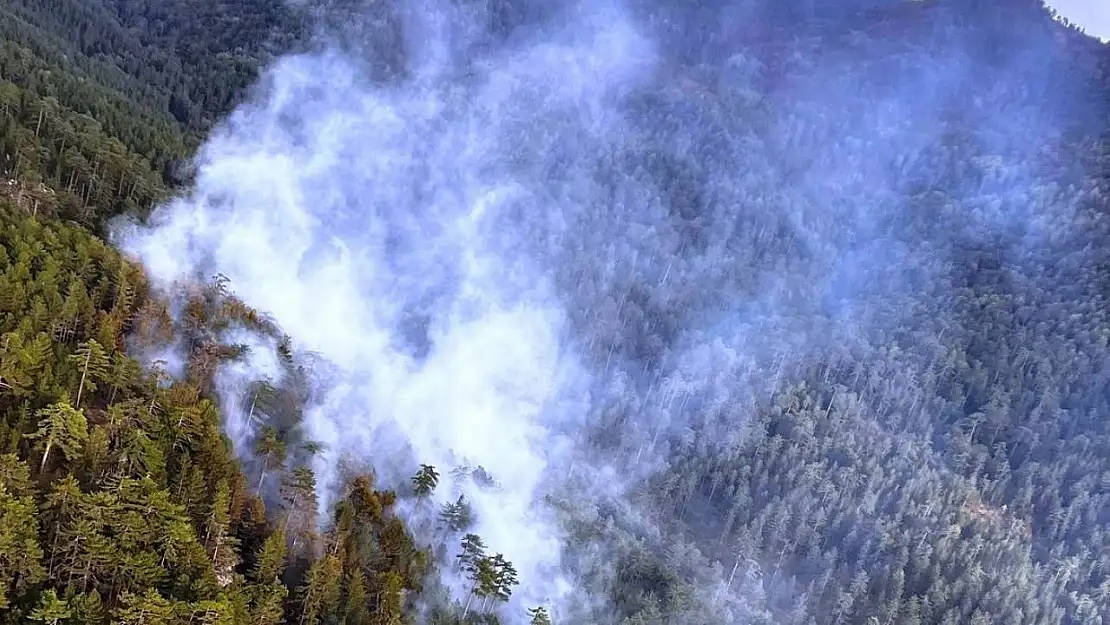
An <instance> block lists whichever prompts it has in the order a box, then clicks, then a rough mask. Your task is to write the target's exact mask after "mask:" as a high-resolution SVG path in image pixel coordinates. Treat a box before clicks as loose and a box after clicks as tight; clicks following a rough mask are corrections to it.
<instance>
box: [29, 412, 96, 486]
mask: <svg viewBox="0 0 1110 625" xmlns="http://www.w3.org/2000/svg"><path fill="white" fill-rule="evenodd" d="M36 416H38V418H39V429H38V430H37V431H35V432H34V433H33V434H28V435H27V438H29V439H31V440H37V441H40V444H41V445H42V448H43V451H42V462H41V463H40V464H39V472H40V473H41V472H42V471H43V470H44V469H45V468H46V462H47V460H49V459H50V452H51V451H52V450H53V449H54V448H55V447H57V448H59V449H61V450H62V454H63V455H64V456H65V457H66V458H67V459H70V460H76V459H78V458H80V457H81V449H82V447H83V446H84V444H85V440H86V439H87V438H88V436H89V431H88V424H87V422H86V421H85V413H84V412H83V411H82V410H80V409H78V408H74V407H73V406H71V405H70V404H69V402H67V401H65V400H62V401H60V402H58V403H56V404H51V405H50V406H47V407H46V408H43V409H42V410H39V411H38V413H36Z"/></svg>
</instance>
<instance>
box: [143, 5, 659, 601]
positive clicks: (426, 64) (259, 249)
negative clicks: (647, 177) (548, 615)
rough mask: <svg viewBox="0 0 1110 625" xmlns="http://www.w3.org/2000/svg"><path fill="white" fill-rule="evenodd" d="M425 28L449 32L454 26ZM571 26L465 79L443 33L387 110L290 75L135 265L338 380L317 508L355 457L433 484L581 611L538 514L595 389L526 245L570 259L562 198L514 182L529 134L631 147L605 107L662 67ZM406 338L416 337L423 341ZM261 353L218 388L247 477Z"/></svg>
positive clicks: (618, 20) (325, 64)
mask: <svg viewBox="0 0 1110 625" xmlns="http://www.w3.org/2000/svg"><path fill="white" fill-rule="evenodd" d="M425 9H428V8H427V7H425ZM424 16H425V17H426V18H430V19H428V20H427V24H426V25H434V26H435V28H438V29H440V30H441V31H442V30H443V29H447V28H449V27H448V25H447V24H446V23H445V22H446V18H444V19H439V20H437V19H435V18H436V17H437V16H439V17H441V18H442V17H443V14H437V13H435V12H428V13H425V14H424ZM587 18H588V19H587ZM571 22H572V23H568V24H567V25H566V28H565V29H564V30H562V31H561V32H559V33H556V34H554V35H551V36H549V37H547V38H545V40H544V41H539V42H531V43H529V44H527V45H523V46H520V47H517V48H513V49H509V50H505V51H502V52H500V53H499V54H500V56H498V57H497V58H486V59H479V60H477V61H475V62H474V64H473V65H471V66H470V67H469V68H464V67H462V65H461V64H460V62H470V61H473V59H458V58H454V57H452V55H451V54H450V52H451V51H450V50H449V49H448V47H447V46H448V44H447V43H445V42H448V41H451V40H452V37H451V36H450V35H452V34H453V35H459V33H445V32H440V36H439V38H438V39H435V40H432V41H429V42H428V43H427V45H426V48H425V49H424V50H423V51H422V52H423V53H422V54H416V55H414V56H415V57H416V58H417V59H420V63H418V64H417V65H415V66H412V67H410V68H409V69H410V75H409V77H408V78H407V79H406V80H405V81H404V82H403V83H395V84H391V85H388V86H382V85H379V86H375V85H373V84H371V83H370V82H369V81H368V79H367V77H366V75H365V74H364V73H363V72H362V71H361V68H360V66H359V65H358V64H357V63H356V62H353V61H352V60H351V59H349V58H346V57H345V56H343V55H342V54H339V53H336V52H334V51H327V52H321V53H315V54H306V55H301V56H293V57H289V58H285V59H282V60H281V61H280V62H278V63H277V64H276V65H275V66H274V67H273V68H271V69H270V70H269V71H268V73H267V76H266V81H265V87H266V88H265V89H264V90H263V94H262V95H261V97H258V98H257V99H255V100H254V101H252V102H250V103H248V104H246V105H244V106H243V107H241V108H240V109H239V110H238V111H236V112H235V113H234V114H233V115H232V117H231V118H230V120H229V121H228V122H227V124H226V126H225V127H223V128H222V129H221V130H219V131H218V132H217V133H215V134H214V135H213V136H212V137H211V138H210V140H209V141H208V143H207V144H206V145H205V146H204V148H203V150H202V151H201V153H200V155H199V156H198V159H197V173H196V182H195V188H194V189H193V190H192V192H191V193H189V194H188V196H186V197H183V198H180V199H177V200H175V201H173V202H171V203H169V204H167V205H166V206H163V207H161V208H159V209H158V210H157V211H156V212H155V214H154V216H153V217H152V218H151V220H150V222H149V224H147V225H145V226H142V227H138V228H135V229H132V230H129V231H128V232H126V233H124V234H123V237H122V241H121V243H122V247H123V248H124V249H125V250H126V251H128V252H130V253H132V254H134V255H135V256H137V257H138V259H140V260H141V262H142V263H143V264H144V265H145V267H146V268H147V270H148V272H149V274H150V276H151V277H152V279H154V280H155V282H156V283H159V284H163V285H169V284H171V283H173V282H175V281H178V280H181V279H189V278H192V277H194V276H197V275H202V276H208V275H212V274H213V273H215V272H219V273H222V274H223V275H225V276H227V277H228V278H229V279H230V287H231V289H232V290H233V291H234V293H235V294H236V296H237V297H238V298H240V299H241V300H243V301H245V302H246V303H247V304H248V305H250V306H252V307H254V308H255V309H257V310H260V311H263V312H264V313H265V314H267V315H270V316H271V317H272V319H273V320H274V321H275V322H276V324H277V325H278V326H279V327H280V328H281V329H282V330H283V331H285V332H286V333H288V334H289V335H290V336H291V337H292V339H293V341H294V345H295V347H296V348H297V349H298V350H304V351H310V352H314V353H316V354H319V355H320V356H321V357H322V358H323V359H324V360H326V361H327V362H329V363H330V364H331V365H333V366H334V367H335V371H334V374H335V375H334V376H333V378H332V379H330V380H329V387H328V388H329V390H328V392H327V394H326V396H325V397H324V398H323V400H322V401H320V402H318V403H317V404H315V405H313V406H311V407H310V410H309V412H308V413H307V414H306V426H307V430H308V435H309V436H310V437H311V438H312V439H314V440H316V441H318V442H320V443H323V445H324V452H323V453H321V454H320V455H319V456H318V457H317V459H316V460H315V466H314V469H315V470H316V472H317V473H316V474H317V479H318V483H319V485H320V489H319V490H320V492H321V493H322V494H323V495H326V494H327V493H328V491H329V488H330V487H333V486H334V485H335V480H336V479H337V475H336V466H337V465H336V463H337V461H338V459H339V458H340V457H341V456H344V455H350V456H353V457H355V458H356V459H359V460H363V461H366V462H369V463H370V464H371V465H372V466H374V467H375V469H376V470H377V471H378V472H379V473H380V474H381V475H383V476H384V477H385V478H386V479H393V480H398V479H404V478H405V476H406V474H411V472H410V469H414V468H415V464H413V462H423V463H429V464H433V465H435V466H437V467H440V468H441V471H442V473H443V477H444V483H443V484H441V486H440V488H439V489H438V490H437V492H438V493H440V495H439V497H440V499H441V501H447V500H449V499H451V498H452V496H451V494H452V493H453V492H455V491H456V490H457V489H459V488H461V489H463V490H464V492H467V493H468V499H470V501H471V502H472V504H473V505H474V507H475V510H476V512H477V515H478V517H477V518H478V525H477V527H476V528H475V531H476V532H477V533H478V534H479V535H481V536H482V537H483V539H484V540H485V541H486V543H487V544H488V545H489V548H490V550H491V552H493V551H497V552H502V553H504V554H505V556H506V558H507V559H508V560H510V561H511V562H512V563H513V564H514V565H515V566H516V568H517V570H518V571H519V573H520V579H521V587H520V589H519V591H518V592H517V593H516V598H518V600H519V601H520V602H521V603H522V604H523V605H525V606H527V605H539V604H551V603H557V602H558V601H559V600H560V599H561V598H563V597H565V596H566V594H567V593H568V592H569V590H570V588H571V584H570V582H569V581H568V580H567V579H565V578H564V577H563V576H562V574H561V572H560V571H561V567H560V558H561V544H562V541H561V537H560V533H559V530H558V528H557V526H556V525H555V523H554V522H553V521H552V520H551V519H550V517H549V515H548V514H546V513H544V512H543V511H542V510H543V509H542V507H541V506H540V497H541V496H542V495H543V494H544V491H543V488H542V486H543V485H544V483H545V480H547V479H548V478H550V477H551V476H552V475H555V474H558V475H565V474H566V473H567V472H568V471H569V470H570V467H571V466H572V465H573V464H574V463H575V460H574V458H575V453H576V452H575V450H574V447H573V441H572V440H571V439H569V438H567V437H565V436H563V435H562V434H561V433H560V432H563V431H573V429H574V424H576V423H579V422H582V421H583V420H584V419H586V418H587V415H586V414H585V412H586V409H587V406H588V401H587V399H586V394H587V393H588V392H589V389H588V381H589V380H588V376H587V374H586V372H585V370H584V369H583V367H582V366H581V363H580V362H579V357H578V354H576V353H575V352H574V351H573V349H571V348H569V347H568V345H569V344H568V343H567V341H565V340H564V339H565V338H566V337H565V333H566V332H565V320H566V311H565V310H564V304H563V303H562V302H561V301H560V300H559V299H558V298H557V297H556V296H555V294H554V291H553V286H552V279H553V276H552V275H550V274H549V272H548V271H549V268H547V267H541V266H539V265H537V264H536V263H534V262H533V261H532V259H531V258H530V256H529V253H528V252H527V250H528V249H533V247H532V246H534V245H536V244H537V241H536V240H534V239H530V238H529V237H533V236H539V233H538V232H529V231H528V230H527V229H526V228H525V227H523V226H524V224H525V223H528V222H532V221H535V220H540V221H546V222H547V223H546V224H545V225H544V228H543V229H544V231H546V232H547V236H548V237H549V240H548V241H546V242H540V245H542V246H558V245H560V240H559V238H558V237H559V232H560V229H561V228H565V225H564V224H560V223H559V220H560V219H563V218H564V217H563V216H562V215H561V214H560V213H558V212H548V213H547V214H544V211H545V210H546V207H547V206H549V205H550V203H551V201H552V198H548V197H542V195H543V194H545V193H551V192H552V189H550V188H544V187H542V186H538V185H536V184H535V180H536V178H535V176H534V174H532V173H530V172H527V171H526V169H524V170H523V171H525V173H523V174H522V173H521V171H522V169H521V168H522V166H523V167H525V168H526V167H527V166H528V161H529V160H530V159H531V160H533V161H535V160H538V158H539V159H546V158H547V156H546V155H544V154H542V153H539V152H538V151H539V150H542V149H545V147H546V146H545V144H547V143H550V142H551V141H552V138H551V137H544V136H543V135H542V134H540V133H542V132H543V127H542V124H541V125H537V123H536V119H537V111H546V112H547V114H557V115H565V116H571V117H574V118H577V119H578V121H577V124H578V125H580V126H587V127H590V128H593V129H594V131H595V132H597V133H601V134H603V133H605V132H606V131H607V130H606V129H607V128H609V129H610V130H609V131H611V132H619V125H620V123H621V120H620V117H619V116H618V115H616V114H614V113H613V112H612V109H611V107H610V106H609V100H610V99H612V98H614V97H616V96H617V94H619V92H620V91H621V90H622V89H624V88H627V86H628V85H629V84H631V83H634V82H635V81H636V80H637V79H638V77H639V76H641V75H643V73H644V72H645V71H647V70H648V69H650V59H651V47H650V45H649V43H648V42H647V41H646V40H645V39H644V38H642V37H640V36H638V35H637V33H636V32H634V31H633V30H632V28H631V26H630V25H629V24H628V23H627V22H626V21H624V20H623V19H622V17H621V15H620V13H619V12H618V11H616V10H615V9H610V10H599V9H598V7H596V6H592V7H591V10H590V12H589V14H586V13H581V14H579V16H578V17H577V18H571ZM464 69H465V70H467V71H465V72H464V71H463V70H464ZM537 157H538V158H537ZM563 190H564V191H565V192H566V193H568V194H572V193H573V188H571V187H565V188H564V189H563ZM414 325H415V326H417V327H418V329H417V333H421V332H424V333H426V336H421V337H419V338H418V339H417V340H415V341H414V340H412V339H411V338H410V337H409V334H411V327H413V326H414ZM420 328H423V329H422V330H421V329H420ZM425 352H426V353H425ZM252 353H255V354H261V355H260V356H257V357H256V358H254V359H252V360H251V361H249V362H248V366H246V370H234V371H229V372H228V373H227V374H224V375H223V376H222V377H221V388H222V390H224V391H225V395H226V396H225V402H224V403H225V411H228V410H230V412H231V413H232V414H229V415H228V416H227V418H228V420H229V426H228V430H229V433H230V434H231V435H232V436H233V438H235V439H236V441H235V442H236V443H237V444H238V445H239V447H240V452H241V453H249V449H245V448H246V447H248V440H247V439H248V437H249V435H250V426H251V424H250V423H249V420H248V418H247V416H246V414H247V412H248V410H249V409H248V407H247V406H244V405H242V404H241V403H240V402H239V400H238V399H237V397H236V391H238V390H241V387H242V384H243V383H244V382H245V381H247V380H250V379H252V378H258V377H270V378H273V377H274V376H275V375H277V373H276V367H275V366H274V363H273V362H272V358H271V357H269V356H267V355H266V354H267V353H272V349H271V350H270V351H269V352H268V351H267V350H266V349H265V348H260V347H258V346H255V349H254V350H252ZM255 364H257V367H255V366H254V365H255ZM239 367H240V369H242V368H243V367H244V365H239ZM408 452H411V454H409V453H408ZM397 458H405V459H406V460H407V462H408V463H407V464H402V465H401V466H397V463H396V460H397ZM462 463H466V464H468V465H470V466H481V467H484V468H485V469H486V470H487V471H488V472H489V473H490V474H491V475H492V476H493V477H494V479H495V480H496V481H497V488H496V489H494V490H490V489H478V488H475V487H473V485H470V484H454V485H453V484H451V483H450V480H451V478H450V476H449V475H448V474H447V469H449V468H450V467H453V466H458V465H459V464H462ZM406 472H408V473H406ZM327 503H328V502H327V501H326V500H325V501H321V504H322V506H321V507H322V509H326V505H327ZM517 612H521V611H520V610H518V611H517Z"/></svg>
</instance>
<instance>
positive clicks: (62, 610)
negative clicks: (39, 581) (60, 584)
mask: <svg viewBox="0 0 1110 625" xmlns="http://www.w3.org/2000/svg"><path fill="white" fill-rule="evenodd" d="M71 616H73V611H72V610H70V608H69V603H67V602H66V601H65V600H64V599H60V598H59V597H58V593H57V592H55V591H54V589H53V588H50V589H47V590H45V591H43V593H42V595H40V599H39V605H38V607H36V608H35V609H34V610H33V611H32V612H31V620H32V621H38V622H40V623H47V624H48V625H57V624H58V621H61V620H63V619H68V618H70V617H71Z"/></svg>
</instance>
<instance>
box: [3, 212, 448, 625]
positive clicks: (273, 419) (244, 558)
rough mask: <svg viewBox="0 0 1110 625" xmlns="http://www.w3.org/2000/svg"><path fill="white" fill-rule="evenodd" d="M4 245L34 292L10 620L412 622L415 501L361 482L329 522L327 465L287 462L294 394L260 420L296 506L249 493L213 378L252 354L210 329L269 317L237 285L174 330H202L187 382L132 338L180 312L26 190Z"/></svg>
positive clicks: (19, 330)
mask: <svg viewBox="0 0 1110 625" xmlns="http://www.w3.org/2000/svg"><path fill="white" fill-rule="evenodd" d="M0 242H2V243H3V244H4V245H3V247H2V248H0V252H2V253H0V280H3V281H4V282H5V284H6V285H7V286H9V287H10V288H11V289H12V290H15V291H16V292H17V293H18V294H19V297H8V298H5V299H4V301H3V302H0V303H2V304H3V306H2V308H0V380H2V382H3V385H2V386H0V434H2V437H0V441H3V444H4V445H5V447H6V450H5V451H4V453H0V612H2V611H4V610H6V615H5V617H2V618H0V622H12V623H15V622H25V621H38V622H45V623H54V622H58V623H66V622H80V623H83V624H86V623H87V624H95V623H108V622H112V623H197V622H200V623H228V624H232V623H240V622H249V623H261V624H266V623H270V624H277V623H281V622H287V623H288V622H303V623H316V622H325V621H327V622H331V620H334V619H335V618H339V617H340V616H341V615H344V614H345V615H348V616H349V618H350V619H351V621H350V622H352V623H353V622H369V623H401V622H402V621H401V619H402V616H403V612H404V609H405V600H404V595H405V593H406V592H411V591H414V590H416V589H418V588H419V587H420V584H421V579H422V577H423V575H424V571H425V565H424V562H425V561H426V555H425V554H424V552H422V551H421V550H419V549H417V548H416V546H415V544H414V542H413V539H412V537H411V536H410V535H409V533H408V531H407V530H406V529H405V528H404V526H403V525H402V524H401V523H400V521H399V519H397V518H396V517H395V516H394V515H393V513H392V510H393V506H394V505H395V502H396V496H395V495H394V494H393V493H392V492H389V491H378V490H375V488H374V486H373V480H372V479H371V478H370V477H369V476H362V477H357V478H354V479H353V480H352V482H351V484H350V485H349V488H348V491H347V492H348V496H347V497H346V498H344V499H341V500H340V501H339V502H338V503H337V504H336V507H335V515H334V518H335V519H336V525H335V527H334V528H333V529H332V530H330V532H329V533H326V534H324V535H321V534H320V533H319V532H318V531H317V527H316V525H317V520H318V513H317V494H316V492H315V491H316V480H315V476H314V475H313V473H312V471H311V469H309V468H308V467H307V466H305V465H296V466H293V467H289V468H287V467H286V466H285V463H284V459H285V444H286V443H285V441H287V440H293V441H297V440H299V439H298V438H297V436H298V435H297V427H296V426H297V424H296V422H295V421H290V422H286V421H284V419H285V417H284V416H282V415H283V414H284V413H282V411H281V409H280V406H283V405H285V404H286V403H287V402H288V401H290V400H291V398H290V397H288V396H286V395H284V393H286V392H287V391H285V390H283V389H276V388H273V387H270V390H269V391H266V392H260V393H259V395H258V398H259V405H258V406H257V411H256V414H255V417H256V418H258V419H260V420H263V421H264V422H266V423H269V424H270V425H267V426H265V427H263V428H262V429H261V431H260V438H259V440H258V441H257V443H256V445H255V447H256V448H257V449H258V450H259V451H260V452H262V454H263V456H264V457H265V456H267V455H268V456H269V459H268V460H266V461H265V462H264V463H263V467H262V469H263V470H264V471H265V472H269V473H272V474H276V475H277V478H276V480H275V482H276V483H277V484H278V485H279V488H278V490H279V491H280V494H281V496H282V505H281V508H280V509H276V510H274V511H273V513H272V514H271V515H267V513H266V510H265V507H264V506H263V505H262V502H261V500H259V499H258V498H257V497H254V496H251V495H249V494H248V491H249V489H248V486H247V478H246V475H244V473H243V472H242V471H241V470H240V468H239V467H238V463H237V462H236V461H235V460H234V459H233V457H232V455H231V449H230V447H229V445H228V444H227V442H226V439H225V438H224V437H223V436H222V435H221V433H220V415H219V412H218V411H217V409H216V407H215V405H214V404H213V403H212V401H211V400H210V399H209V398H207V397H206V396H205V394H204V393H203V392H201V391H200V389H201V387H203V386H205V385H206V384H210V381H211V377H212V375H213V374H214V368H215V367H217V366H219V363H220V362H222V361H223V360H225V359H227V358H234V357H235V353H236V352H235V350H233V349H231V348H230V347H228V346H224V345H222V344H220V343H219V342H218V339H217V338H212V337H218V334H219V333H218V332H215V331H213V330H212V329H211V327H212V326H215V327H217V328H218V327H221V326H223V327H226V326H227V325H229V323H228V321H229V319H237V320H239V321H237V323H248V324H249V323H253V322H258V321H259V318H258V317H257V316H256V315H254V314H253V313H252V312H251V311H249V310H247V309H245V308H244V307H242V306H241V305H239V304H236V303H234V302H233V301H232V302H231V303H228V302H227V301H225V302H223V303H220V302H219V301H217V300H219V299H220V298H221V297H225V296H222V295H220V294H219V284H218V283H217V284H215V285H208V286H205V287H202V288H200V289H199V290H198V292H197V295H196V298H194V300H193V303H194V305H193V306H192V308H191V309H190V310H191V311H192V313H191V314H192V316H191V317H190V318H188V319H183V320H180V321H179V322H177V323H176V324H173V322H171V324H173V332H172V333H171V334H170V338H172V336H174V334H176V335H178V336H182V335H189V333H191V332H192V333H195V336H196V337H197V340H194V341H192V344H193V345H194V346H195V349H194V351H193V353H192V354H191V355H190V358H189V367H188V374H187V375H186V377H185V378H184V379H181V380H173V381H169V380H167V379H166V378H165V376H164V375H163V374H162V373H161V372H160V371H159V370H158V369H157V368H154V369H151V370H144V369H143V368H142V367H141V366H140V365H139V363H138V362H136V361H135V360H134V359H132V358H131V357H129V356H128V355H127V354H126V352H125V351H124V350H123V345H124V342H125V339H129V338H133V339H138V340H145V341H148V342H150V341H153V343H151V344H160V343H159V341H168V339H167V337H165V336H164V335H162V334H161V333H160V332H155V333H152V334H148V335H145V336H133V337H126V336H125V330H124V329H125V328H128V327H130V328H134V329H135V331H139V332H143V331H145V330H147V329H150V328H152V327H155V326H156V325H157V324H159V323H161V321H159V319H160V316H159V315H160V312H159V311H160V310H163V307H162V306H161V305H160V304H159V303H158V301H157V300H155V299H152V298H151V296H150V294H149V292H148V291H147V289H146V287H145V281H144V280H143V277H142V274H141V272H139V271H138V270H137V269H136V268H135V267H133V266H131V265H129V264H127V263H126V262H125V261H123V260H122V259H121V258H120V257H119V256H118V255H117V254H116V253H115V252H113V251H112V250H111V249H110V248H108V247H107V246H105V245H104V244H103V243H101V242H100V241H98V240H97V239H95V238H94V237H92V236H91V235H90V234H88V233H87V232H85V231H83V230H82V229H81V228H79V227H77V226H73V225H67V224H63V223H58V222H44V221H42V220H40V219H39V218H38V217H34V216H30V215H26V214H25V213H23V212H22V211H21V210H20V209H18V208H16V207H14V206H12V205H11V204H10V203H8V204H0ZM8 292H10V291H8ZM252 320H253V321H252ZM255 327H259V328H261V329H262V331H266V330H267V326H265V324H261V325H256V326H255ZM206 328H207V329H206ZM206 336H207V337H209V338H207V339H205V338H204V337H206ZM159 337H162V338H159ZM161 344H163V345H164V344H165V343H161ZM260 388H261V387H260ZM71 402H72V403H71ZM301 446H302V447H304V444H303V443H302V444H301ZM32 459H33V460H32ZM29 460H32V461H33V465H29V464H28V461H29ZM30 466H34V467H35V470H32V469H31V468H30ZM259 479H261V478H259ZM259 483H261V482H259ZM268 516H270V517H272V518H267V517H268ZM322 550H323V551H324V554H323V556H322V557H320V553H321V551H322Z"/></svg>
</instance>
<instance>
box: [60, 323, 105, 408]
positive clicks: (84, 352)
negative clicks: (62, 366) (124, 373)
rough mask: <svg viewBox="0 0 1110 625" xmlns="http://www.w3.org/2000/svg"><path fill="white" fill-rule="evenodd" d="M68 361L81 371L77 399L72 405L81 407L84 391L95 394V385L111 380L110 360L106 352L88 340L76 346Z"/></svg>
mask: <svg viewBox="0 0 1110 625" xmlns="http://www.w3.org/2000/svg"><path fill="white" fill-rule="evenodd" d="M69 361H70V362H71V363H73V364H75V365H77V366H79V367H80V369H81V381H80V382H79V383H78V385H77V399H76V400H74V402H73V405H74V406H77V407H80V406H81V397H82V394H83V393H84V391H85V389H88V390H89V391H90V392H95V391H96V389H97V384H98V383H101V382H106V381H110V380H111V379H112V369H111V360H110V359H109V357H108V352H106V351H105V350H104V347H103V346H101V345H100V343H98V342H97V341H96V339H89V340H88V341H86V342H84V343H81V344H79V345H78V346H77V350H76V351H74V352H73V354H72V355H71V356H70V357H69Z"/></svg>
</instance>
